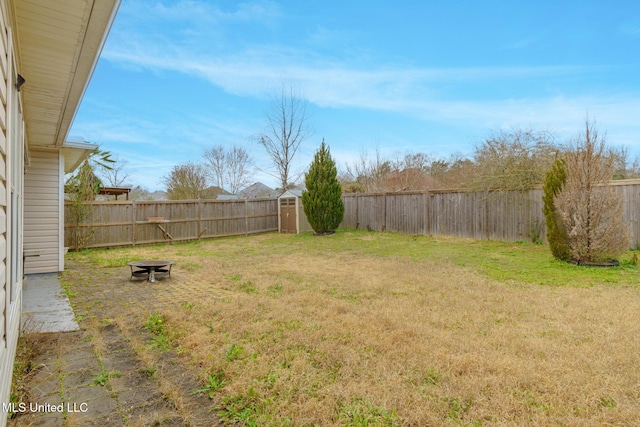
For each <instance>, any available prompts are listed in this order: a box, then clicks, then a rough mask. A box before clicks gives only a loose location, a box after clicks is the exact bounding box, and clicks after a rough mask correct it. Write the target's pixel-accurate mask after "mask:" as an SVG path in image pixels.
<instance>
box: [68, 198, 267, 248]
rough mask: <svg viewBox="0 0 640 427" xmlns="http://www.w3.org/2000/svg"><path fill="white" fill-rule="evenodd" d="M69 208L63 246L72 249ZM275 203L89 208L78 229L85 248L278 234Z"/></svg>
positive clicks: (159, 203)
mask: <svg viewBox="0 0 640 427" xmlns="http://www.w3.org/2000/svg"><path fill="white" fill-rule="evenodd" d="M70 209H71V204H70V203H66V204H65V218H66V224H65V246H68V247H73V235H74V233H73V227H74V225H73V223H70V222H69V221H71V218H72V216H71V213H70ZM277 229H278V201H277V200H276V199H252V200H224V201H219V200H180V201H149V202H141V201H137V202H134V201H126V202H94V203H90V213H89V215H88V217H87V218H86V219H85V220H84V221H83V222H82V223H81V224H80V235H81V239H82V240H81V241H84V242H85V243H84V244H83V247H85V248H99V247H113V246H133V245H138V244H147V243H158V242H168V241H180V240H194V239H199V238H210V237H222V236H236V235H243V234H252V233H262V232H267V231H276V230H277Z"/></svg>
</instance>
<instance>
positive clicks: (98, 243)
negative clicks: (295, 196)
mask: <svg viewBox="0 0 640 427" xmlns="http://www.w3.org/2000/svg"><path fill="white" fill-rule="evenodd" d="M612 186H613V188H614V189H615V190H616V191H617V192H618V193H619V194H620V196H621V197H622V200H623V202H624V213H623V216H624V218H623V219H624V221H625V222H626V223H627V224H628V226H629V234H630V242H631V248H637V247H639V246H640V180H629V181H616V182H614V183H613V184H612ZM542 195H543V191H542V189H532V190H528V191H522V192H521V191H506V192H488V193H487V192H462V191H425V192H407V193H384V194H347V195H343V200H344V204H345V215H344V220H343V221H342V224H340V226H341V227H343V228H356V229H361V230H371V231H397V232H401V233H408V234H424V235H446V236H455V237H465V238H472V239H478V240H502V241H517V240H530V241H535V240H538V239H539V240H541V241H546V226H545V222H544V215H543V213H542V206H543V203H542ZM90 206H91V213H90V215H89V217H88V218H87V219H86V220H85V221H84V222H83V223H82V224H80V231H81V233H80V234H81V236H83V238H84V239H86V244H85V245H84V247H90V248H97V247H109V246H130V245H136V244H146V243H156V242H167V241H178V240H193V239H199V238H209V237H221V236H233V235H241V234H251V233H261V232H267V231H277V230H278V200H277V199H255V200H228V201H227V200H225V201H219V200H181V201H168V202H167V201H163V202H154V201H151V202H95V203H91V204H90ZM65 209H66V210H67V214H66V218H67V224H66V225H65V246H69V247H73V244H72V239H73V234H74V233H73V224H72V223H70V222H69V221H70V219H69V218H72V217H71V216H70V215H69V209H70V204H66V205H65ZM150 219H151V220H150Z"/></svg>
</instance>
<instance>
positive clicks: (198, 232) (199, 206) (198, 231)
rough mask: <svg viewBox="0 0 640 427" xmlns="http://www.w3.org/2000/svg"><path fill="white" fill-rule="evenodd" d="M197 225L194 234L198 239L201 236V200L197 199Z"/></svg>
mask: <svg viewBox="0 0 640 427" xmlns="http://www.w3.org/2000/svg"><path fill="white" fill-rule="evenodd" d="M197 211H198V226H197V227H196V235H197V236H198V239H200V236H202V200H200V199H198V209H197Z"/></svg>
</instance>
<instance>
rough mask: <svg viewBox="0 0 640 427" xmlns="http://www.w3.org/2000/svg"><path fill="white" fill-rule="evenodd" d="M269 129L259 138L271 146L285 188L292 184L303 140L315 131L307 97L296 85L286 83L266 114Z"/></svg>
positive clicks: (266, 146)
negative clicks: (310, 117)
mask: <svg viewBox="0 0 640 427" xmlns="http://www.w3.org/2000/svg"><path fill="white" fill-rule="evenodd" d="M266 122H267V124H266V129H265V132H264V133H261V134H258V135H257V136H256V137H255V138H256V140H257V141H258V143H260V145H262V146H263V147H264V149H265V150H267V154H268V155H269V157H271V160H272V161H273V166H274V167H275V170H276V172H275V173H273V176H275V177H276V178H278V179H279V180H280V185H281V187H282V189H283V190H286V189H288V188H289V186H290V184H291V180H290V173H291V164H292V161H293V158H294V157H295V155H296V153H297V152H298V149H299V148H300V144H301V143H302V142H303V141H304V140H305V139H306V138H307V137H309V135H310V134H311V128H310V127H309V113H308V111H307V101H306V100H305V99H304V98H303V97H302V96H301V95H300V93H299V92H298V91H296V90H295V89H294V88H293V87H291V86H289V87H286V86H285V85H282V88H281V92H280V95H279V97H277V98H274V100H273V103H272V107H271V110H270V111H269V112H268V113H267V115H266Z"/></svg>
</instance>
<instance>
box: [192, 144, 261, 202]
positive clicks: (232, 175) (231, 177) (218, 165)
mask: <svg viewBox="0 0 640 427" xmlns="http://www.w3.org/2000/svg"><path fill="white" fill-rule="evenodd" d="M202 157H204V159H205V161H206V163H207V165H208V166H209V170H210V172H209V176H211V177H212V178H213V182H214V185H217V186H218V187H220V188H221V189H226V190H228V191H229V192H231V193H232V194H236V193H237V192H238V191H240V190H241V189H242V188H244V187H245V186H247V185H248V184H250V183H251V180H252V179H253V170H252V162H251V156H249V153H248V152H247V150H245V149H244V148H241V147H238V146H236V145H234V146H233V147H231V148H229V149H228V150H225V149H224V147H222V146H221V145H217V146H215V147H211V148H209V149H208V150H205V151H204V153H203V154H202Z"/></svg>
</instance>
